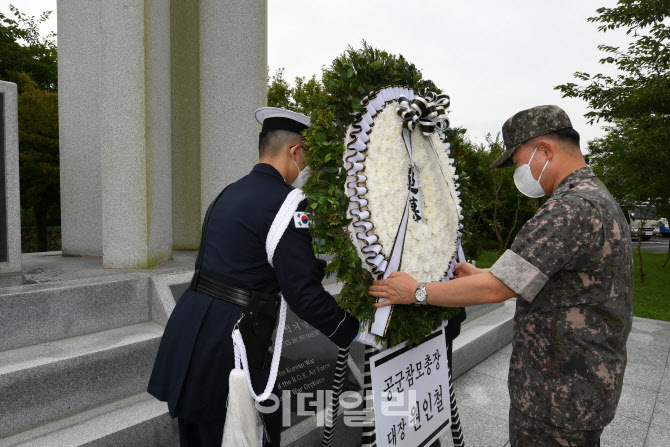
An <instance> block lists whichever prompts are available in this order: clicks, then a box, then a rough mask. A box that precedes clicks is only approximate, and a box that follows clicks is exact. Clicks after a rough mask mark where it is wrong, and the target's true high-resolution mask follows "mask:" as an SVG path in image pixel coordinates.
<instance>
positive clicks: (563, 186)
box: [552, 166, 596, 196]
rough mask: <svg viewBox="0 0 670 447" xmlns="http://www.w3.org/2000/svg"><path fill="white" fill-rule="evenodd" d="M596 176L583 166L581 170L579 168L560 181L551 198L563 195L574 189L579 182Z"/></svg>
mask: <svg viewBox="0 0 670 447" xmlns="http://www.w3.org/2000/svg"><path fill="white" fill-rule="evenodd" d="M595 176H596V175H595V174H594V173H593V171H592V170H591V168H589V167H588V166H585V167H583V168H579V169H577V170H576V171H573V172H572V173H571V174H569V175H568V176H567V177H565V178H564V179H563V180H561V183H559V184H558V186H557V187H556V189H555V190H554V192H553V194H552V196H557V195H560V194H565V193H566V192H568V191H569V190H570V189H572V188H574V187H575V186H577V185H578V184H580V183H581V182H583V181H585V180H588V179H590V178H593V177H595Z"/></svg>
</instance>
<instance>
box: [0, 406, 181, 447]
mask: <svg viewBox="0 0 670 447" xmlns="http://www.w3.org/2000/svg"><path fill="white" fill-rule="evenodd" d="M178 445H179V432H178V429H177V421H176V420H173V419H172V418H170V415H169V414H168V411H167V405H166V404H165V403H164V402H159V401H157V400H156V399H154V398H153V396H150V395H149V394H147V393H140V394H137V395H135V396H131V397H128V398H125V399H122V400H119V401H116V402H113V403H111V404H107V405H103V406H101V407H97V408H94V409H92V410H89V411H85V412H82V413H79V414H76V415H74V416H71V417H68V418H65V419H61V420H59V421H56V422H52V423H50V424H47V425H43V426H41V427H38V428H34V429H32V430H29V431H25V432H23V433H19V434H17V435H14V436H11V437H9V438H4V439H0V447H19V446H20V447H75V446H87V447H111V446H114V447H125V446H128V447H131V446H133V447H134V446H143V447H170V446H178Z"/></svg>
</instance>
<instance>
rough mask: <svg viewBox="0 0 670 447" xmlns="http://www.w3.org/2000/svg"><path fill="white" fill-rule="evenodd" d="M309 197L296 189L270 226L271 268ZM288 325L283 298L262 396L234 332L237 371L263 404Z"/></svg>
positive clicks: (267, 248) (267, 243)
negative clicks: (239, 370) (295, 216)
mask: <svg viewBox="0 0 670 447" xmlns="http://www.w3.org/2000/svg"><path fill="white" fill-rule="evenodd" d="M306 197H307V196H305V194H304V193H303V192H302V190H301V189H294V190H293V191H291V192H290V193H289V194H288V196H286V199H284V203H282V206H281V207H280V208H279V211H278V212H277V215H276V216H275V218H274V220H273V221H272V225H271V226H270V231H268V237H267V239H266V240H265V251H266V252H267V255H268V262H269V263H270V266H271V267H273V268H274V266H273V265H272V258H273V257H274V254H275V250H276V249H277V245H278V244H279V241H280V240H281V238H282V236H283V235H284V233H285V232H286V228H287V227H288V225H289V224H290V223H291V218H292V217H293V213H295V210H296V208H298V205H299V204H300V202H302V201H303V200H305V198H306ZM285 324H286V300H285V299H284V297H283V296H282V297H281V305H280V306H279V321H278V323H277V333H276V334H275V347H274V352H273V353H272V362H271V363H270V376H269V377H268V383H267V385H266V386H265V390H263V393H261V394H260V395H257V394H256V392H255V391H254V387H253V386H252V384H251V376H249V363H248V361H247V349H246V347H245V346H244V340H243V339H242V334H241V333H240V331H239V329H235V330H234V331H233V335H232V336H233V346H234V351H235V369H243V370H244V375H245V376H246V378H247V385H248V386H249V393H250V394H251V396H252V397H253V398H254V400H255V401H256V402H263V401H264V400H267V399H268V398H269V397H270V396H271V394H272V389H273V388H274V386H275V382H276V381H277V373H278V371H279V359H280V357H281V348H282V343H283V342H284V325H285Z"/></svg>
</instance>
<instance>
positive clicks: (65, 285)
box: [0, 274, 149, 352]
mask: <svg viewBox="0 0 670 447" xmlns="http://www.w3.org/2000/svg"><path fill="white" fill-rule="evenodd" d="M148 290H149V279H148V276H147V275H146V274H123V275H116V276H113V277H101V278H90V279H79V280H72V281H63V282H54V283H47V284H32V285H24V286H19V287H8V288H4V289H0V352H2V351H7V350H10V349H18V348H23V347H26V346H31V345H36V344H40V343H46V342H50V341H53V340H60V339H63V338H68V337H75V336H78V335H83V334H90V333H93V332H98V331H103V330H107V329H113V328H119V327H122V326H128V325H131V324H136V323H141V322H144V321H148V320H149V296H148V293H149V292H148Z"/></svg>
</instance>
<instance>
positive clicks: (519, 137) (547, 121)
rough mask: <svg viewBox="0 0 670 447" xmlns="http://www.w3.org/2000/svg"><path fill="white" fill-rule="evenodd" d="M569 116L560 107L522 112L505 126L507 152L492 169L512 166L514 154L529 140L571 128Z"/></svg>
mask: <svg viewBox="0 0 670 447" xmlns="http://www.w3.org/2000/svg"><path fill="white" fill-rule="evenodd" d="M571 127H572V123H571V122H570V118H568V115H567V114H566V113H565V112H564V111H563V109H561V108H560V107H558V106H537V107H533V108H531V109H527V110H522V111H521V112H519V113H517V114H516V115H514V116H513V117H511V118H510V119H508V120H507V121H505V124H503V127H502V136H503V141H504V142H505V148H506V149H507V150H505V152H503V154H502V155H501V156H500V157H498V159H497V160H496V161H494V162H493V163H491V166H490V167H491V168H506V167H508V166H512V154H513V153H514V151H515V150H517V148H518V147H519V146H520V145H521V144H523V143H525V142H526V141H528V140H532V139H533V138H535V137H540V136H542V135H546V134H548V133H552V132H556V131H559V130H561V129H567V128H571Z"/></svg>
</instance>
